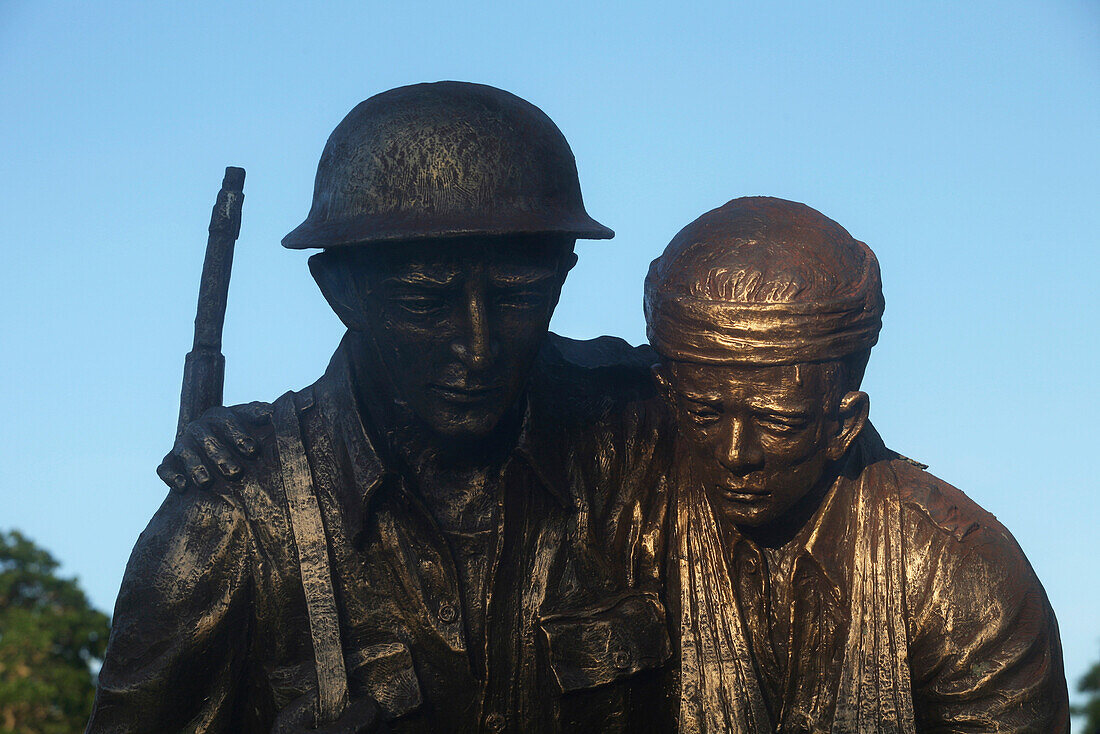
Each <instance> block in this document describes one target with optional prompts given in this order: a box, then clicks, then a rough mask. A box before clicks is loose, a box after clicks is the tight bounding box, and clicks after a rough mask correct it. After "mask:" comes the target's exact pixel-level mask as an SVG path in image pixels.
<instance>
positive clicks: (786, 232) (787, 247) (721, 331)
mask: <svg viewBox="0 0 1100 734" xmlns="http://www.w3.org/2000/svg"><path fill="white" fill-rule="evenodd" d="M884 307H885V301H884V299H883V296H882V283H881V281H880V278H879V267H878V261H877V260H876V259H875V255H874V253H872V252H871V250H870V249H869V248H868V247H867V245H865V244H863V243H862V242H859V241H857V240H855V239H853V238H852V236H851V235H850V234H848V232H847V231H845V229H844V228H843V227H841V226H840V225H839V224H837V223H836V222H834V221H833V220H831V219H829V218H828V217H826V216H824V215H823V214H821V213H820V212H818V211H816V210H814V209H811V208H810V207H808V206H806V205H805V204H798V203H796V202H793V201H785V200H783V199H774V198H770V197H745V198H742V199H734V200H733V201H731V202H729V203H727V204H725V205H724V206H721V207H719V208H717V209H714V210H712V211H710V212H707V213H706V214H704V215H703V216H701V217H699V218H698V219H696V220H695V221H694V222H692V223H691V224H689V225H688V226H686V227H684V228H683V229H682V230H680V232H679V233H678V234H677V235H676V237H674V238H673V240H672V242H670V243H669V245H668V247H667V248H665V251H664V253H663V254H662V255H661V256H660V257H659V258H657V259H656V260H654V261H653V263H652V264H651V265H650V268H649V275H648V276H647V277H646V282H645V317H646V325H647V333H648V336H649V342H650V344H651V345H652V346H653V348H654V349H656V350H657V352H658V353H659V354H660V355H661V356H662V357H663V358H665V359H669V360H673V361H684V362H698V363H704V364H727V363H728V364H735V363H740V364H758V365H782V364H796V363H801V362H826V361H834V360H841V359H844V358H845V357H848V356H850V355H853V354H857V353H861V352H866V351H867V350H869V349H870V348H871V347H872V346H874V344H875V342H876V341H878V332H879V329H880V328H881V326H882V312H883V309H884Z"/></svg>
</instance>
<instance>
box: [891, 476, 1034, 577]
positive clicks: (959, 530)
mask: <svg viewBox="0 0 1100 734" xmlns="http://www.w3.org/2000/svg"><path fill="white" fill-rule="evenodd" d="M891 468H892V469H893V471H894V473H895V475H896V476H897V478H898V490H899V495H900V499H901V506H902V519H903V523H904V528H903V530H904V532H905V535H906V542H907V545H908V546H909V548H910V554H909V555H913V556H917V557H924V558H925V560H927V559H928V558H931V557H938V558H939V559H940V561H941V562H949V561H950V559H955V561H956V562H960V563H961V562H964V561H965V562H966V563H967V564H970V565H975V564H977V565H981V566H983V567H986V568H990V569H998V570H1000V571H1001V572H1008V571H1009V570H1010V569H1012V570H1017V569H1020V568H1021V566H1023V567H1026V568H1027V570H1028V572H1030V565H1029V564H1028V563H1027V559H1026V557H1025V556H1024V553H1023V551H1022V550H1021V549H1020V546H1019V544H1018V543H1017V542H1016V539H1015V538H1014V537H1013V536H1012V533H1010V532H1009V531H1008V529H1007V528H1005V526H1004V525H1002V524H1001V522H1000V521H999V520H997V518H996V517H995V516H994V515H993V513H991V512H989V511H987V510H986V509H985V508H983V507H982V506H981V505H979V504H978V503H977V502H975V501H974V500H972V499H971V498H970V497H968V496H967V495H966V493H965V492H963V491H962V490H960V489H959V488H957V487H955V486H953V485H951V484H949V483H948V482H945V481H944V480H942V479H940V478H939V477H937V476H935V475H933V474H932V473H930V472H929V471H927V468H926V467H924V465H922V464H918V463H917V462H914V461H911V460H909V459H906V458H904V457H902V458H899V459H895V460H893V461H891ZM948 565H952V564H951V563H948Z"/></svg>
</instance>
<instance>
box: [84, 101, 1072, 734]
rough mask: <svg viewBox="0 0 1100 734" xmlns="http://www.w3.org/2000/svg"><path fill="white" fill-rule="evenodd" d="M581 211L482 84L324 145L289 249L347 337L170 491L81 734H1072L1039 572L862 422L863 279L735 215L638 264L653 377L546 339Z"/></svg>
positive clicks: (788, 215)
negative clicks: (642, 266)
mask: <svg viewBox="0 0 1100 734" xmlns="http://www.w3.org/2000/svg"><path fill="white" fill-rule="evenodd" d="M576 178H577V177H576V168H575V164H574V163H573V158H572V154H571V153H570V152H569V148H568V145H567V144H566V143H565V140H564V138H562V137H561V134H560V132H558V130H557V128H556V127H554V125H553V123H552V122H550V121H549V119H548V118H546V116H545V115H543V114H542V112H541V111H539V110H538V109H537V108H535V107H533V106H531V105H529V104H528V103H526V102H524V101H523V100H519V99H518V98H516V97H514V96H512V95H509V94H507V93H505V92H502V91H500V90H496V89H492V88H491V87H484V86H481V85H471V84H460V83H455V82H446V83H440V84H433V85H417V86H414V87H407V88H402V89H399V90H392V91H391V92H387V93H385V94H382V95H379V96H377V97H375V98H372V99H371V100H368V101H367V102H364V103H363V104H362V105H360V106H358V107H357V108H356V109H355V110H354V111H353V112H352V113H351V114H350V115H349V116H348V118H347V119H346V120H345V121H344V122H343V123H341V125H340V127H338V128H337V130H336V132H334V133H333V136H332V137H331V138H330V140H329V145H328V146H327V147H326V150H325V154H324V156H323V157H322V159H321V163H320V165H319V169H318V176H317V186H316V190H315V194H314V204H313V208H312V210H311V211H310V214H309V217H308V218H307V219H306V221H305V222H304V223H303V224H302V225H301V226H300V227H299V228H298V229H296V230H295V231H294V232H292V233H291V234H290V235H288V237H287V238H286V239H285V240H284V244H285V245H286V246H288V247H320V248H323V249H324V252H323V253H321V254H318V255H315V256H313V257H312V258H311V259H310V270H311V272H312V274H313V277H314V279H315V280H316V281H317V283H318V285H319V286H320V288H321V290H322V292H323V293H324V295H325V297H326V299H327V300H328V302H329V304H330V305H331V307H332V308H333V310H334V311H335V312H336V313H337V315H338V316H339V317H340V319H341V320H342V321H343V323H344V324H345V325H346V327H347V334H346V336H345V337H344V339H343V341H342V343H341V344H340V347H339V348H338V349H337V351H336V354H335V355H334V356H333V358H332V361H331V363H330V365H329V368H328V370H327V371H326V373H325V375H324V376H322V377H321V378H320V379H319V380H318V381H317V382H316V383H314V384H313V385H311V386H309V387H308V388H306V389H304V390H301V391H297V392H290V393H287V394H286V395H284V396H282V397H280V398H279V399H277V400H275V401H274V402H273V403H251V404H248V405H244V406H236V407H233V408H216V409H214V410H212V411H209V412H208V413H207V414H206V415H205V416H204V417H203V419H201V420H199V421H196V422H194V423H191V424H190V425H189V426H188V428H187V429H186V431H184V433H183V435H182V436H181V437H180V438H179V440H178V441H177V443H176V446H175V448H174V450H173V452H172V453H171V454H170V455H169V456H168V457H166V459H165V462H164V464H162V466H161V467H160V468H159V469H158V472H159V473H160V475H161V476H162V478H164V479H165V481H166V482H168V483H169V485H170V486H171V487H172V489H173V491H172V492H170V493H169V495H168V497H167V498H166V500H165V502H164V504H163V505H162V506H161V508H160V509H159V510H158V512H157V514H156V515H155V516H154V518H153V520H152V521H151V522H150V524H149V527H148V528H147V529H146V531H145V532H144V533H143V534H142V536H141V538H140V539H139V540H138V543H137V545H136V547H135V549H134V553H133V555H132V557H131V560H130V563H129V565H128V567H127V571H126V576H125V579H124V581H123V587H122V590H121V592H120V595H119V600H118V603H117V606H116V609H115V618H114V626H113V629H112V636H111V641H110V645H109V649H108V652H107V656H106V660H105V662H104V665H103V669H102V671H101V673H100V687H99V692H98V695H97V701H96V706H95V710H94V712H93V715H92V719H91V721H90V723H89V731H90V732H114V731H158V732H160V731H164V732H170V731H203V732H269V731H271V732H303V731H328V732H337V731H339V732H375V731H397V732H439V731H443V732H446V731H486V732H501V731H522V732H541V731H546V732H572V731H594V732H595V731H599V732H602V731H629V732H634V731H643V732H644V731H657V732H661V731H669V732H671V731H677V730H679V731H683V732H704V731H705V732H726V731H730V732H765V731H767V732H774V731H781V732H824V731H834V732H877V731H899V732H913V731H1020V732H1023V731H1044V732H1046V731H1052V732H1060V731H1064V730H1065V728H1066V726H1067V718H1066V717H1067V714H1066V688H1065V681H1064V677H1063V674H1062V666H1061V652H1060V648H1059V642H1058V637H1057V629H1056V626H1055V623H1054V617H1053V614H1052V612H1051V610H1050V607H1049V605H1048V603H1047V601H1046V597H1045V595H1044V593H1043V591H1042V588H1041V586H1040V585H1039V582H1038V580H1037V579H1035V576H1034V574H1033V572H1032V571H1031V568H1030V566H1029V565H1028V564H1027V561H1026V559H1025V558H1024V556H1023V554H1022V553H1021V552H1020V550H1019V548H1018V547H1017V546H1016V544H1015V542H1014V541H1013V540H1012V539H1011V536H1010V535H1008V533H1007V531H1005V530H1004V528H1002V527H1001V526H1000V525H999V524H997V522H996V520H995V519H994V518H993V517H992V516H991V515H989V514H988V513H985V512H984V511H982V510H981V509H980V508H978V507H977V506H976V505H974V504H973V503H972V502H971V501H970V500H968V499H967V498H966V497H965V496H964V495H963V494H962V493H961V492H959V491H958V490H956V489H954V488H953V487H950V486H948V485H946V484H944V483H943V482H941V481H939V480H937V479H936V478H934V477H932V476H931V475H929V474H927V473H925V472H923V471H922V470H921V468H920V467H919V466H917V465H915V464H914V463H913V462H910V461H908V460H906V459H903V458H902V457H900V456H899V455H897V454H895V453H893V452H891V451H889V450H887V449H886V448H885V447H884V446H883V445H882V442H881V440H880V439H879V438H878V435H877V433H876V432H875V431H874V429H873V427H871V425H870V423H869V422H868V421H867V416H868V410H869V407H868V406H869V399H868V397H867V396H866V395H865V394H864V393H862V392H860V391H859V381H860V379H861V378H862V374H863V369H864V367H865V365H866V361H867V356H868V355H869V351H870V348H871V346H872V345H873V344H874V343H875V340H876V339H877V335H878V330H879V327H880V324H881V315H882V309H883V300H882V294H881V287H880V284H879V273H878V265H877V262H876V260H875V258H874V255H873V254H872V253H871V251H870V250H869V249H867V248H866V246H864V245H862V244H860V243H858V242H856V241H854V240H852V239H851V237H850V236H849V235H848V234H847V232H845V231H844V230H843V229H842V228H841V227H839V225H837V224H836V223H834V222H832V221H830V220H828V219H826V218H825V217H823V216H822V215H820V214H818V213H817V212H815V211H813V210H812V209H809V208H808V207H805V206H802V205H799V204H793V203H791V202H784V201H781V200H777V199H762V198H754V199H741V200H736V201H734V202H731V203H730V204H727V205H726V206H725V207H722V208H721V209H718V210H715V211H714V212H710V213H708V214H706V215H704V216H703V217H701V218H700V219H699V220H697V221H696V222H695V223H693V224H692V225H689V226H688V227H687V228H685V229H684V230H683V231H682V232H681V233H680V235H678V236H677V238H676V239H675V240H673V242H672V243H671V244H670V245H669V248H668V249H667V250H666V252H665V254H664V255H663V256H662V257H661V258H659V259H658V260H657V261H655V262H654V264H653V267H652V268H651V271H650V275H649V278H648V279H647V282H646V301H645V305H646V318H647V324H648V327H649V335H650V340H651V342H652V344H653V346H654V347H655V348H656V352H654V351H653V350H651V349H649V348H648V347H640V348H631V347H629V346H628V345H627V344H626V343H625V342H623V341H621V340H619V339H614V338H612V337H602V338H600V339H597V340H592V341H589V342H577V341H573V340H569V339H563V338H561V337H557V336H555V335H553V334H548V332H547V328H548V324H549V320H550V316H551V315H552V313H553V310H554V307H555V306H556V304H557V300H558V297H559V294H560V291H561V287H562V283H563V282H564V279H565V277H566V274H567V273H568V271H569V269H570V268H571V267H572V266H573V264H574V263H575V261H576V256H575V255H574V253H573V249H574V242H575V239H576V238H577V237H590V238H603V237H609V236H611V232H610V230H607V229H606V228H604V227H602V225H599V224H597V223H596V222H594V220H592V219H591V218H590V217H588V215H587V213H586V212H585V211H584V207H583V204H582V202H581V198H580V189H579V184H578V183H577V180H576ZM654 378H656V379H654Z"/></svg>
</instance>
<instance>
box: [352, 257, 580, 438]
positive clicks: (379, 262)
mask: <svg viewBox="0 0 1100 734" xmlns="http://www.w3.org/2000/svg"><path fill="white" fill-rule="evenodd" d="M574 259H575V256H574V255H573V251H572V241H568V242H564V241H562V240H560V239H555V240H547V238H537V237H536V238H532V237H527V238H508V239H501V238H495V239H491V240H487V241H484V242H476V243H475V242H465V243H462V244H456V243H454V242H450V243H447V242H437V243H423V244H417V245H401V246H395V247H394V248H392V249H391V252H389V253H386V254H385V255H384V256H383V257H380V258H378V257H372V264H371V267H370V269H369V272H367V273H366V278H367V281H368V282H367V290H366V292H365V293H364V295H363V298H362V299H361V302H362V306H363V320H364V325H365V328H366V330H368V331H369V333H370V334H371V335H372V338H373V340H374V342H375V344H376V345H377V347H378V351H379V355H380V357H381V359H382V362H383V363H384V365H385V367H386V371H387V373H388V374H389V377H390V379H391V381H392V383H393V386H394V389H395V392H396V395H397V397H398V399H400V400H402V401H404V402H406V403H407V404H408V406H409V407H410V408H411V409H412V410H413V412H414V413H415V414H416V415H417V416H418V417H419V418H420V419H421V420H422V421H423V422H424V423H425V424H427V426H428V427H429V428H430V429H431V430H432V431H433V432H435V433H436V434H438V435H440V436H444V437H449V438H453V439H477V438H480V437H483V436H486V435H488V434H489V433H491V432H492V430H493V429H494V428H495V427H496V426H497V424H498V423H499V421H500V420H501V418H502V417H503V416H504V414H505V413H506V412H507V411H508V409H509V408H510V407H512V406H513V405H515V403H516V401H517V399H518V398H519V396H520V394H521V393H522V392H523V389H524V386H525V384H526V382H527V378H528V376H529V373H530V370H531V366H532V363H533V362H534V359H535V356H536V354H537V353H538V350H539V348H540V346H541V345H542V343H543V340H544V339H545V337H546V333H547V329H548V327H549V324H550V317H551V316H552V315H553V313H554V307H555V306H556V305H557V302H558V296H559V295H560V293H561V286H562V283H563V281H564V278H565V274H566V272H568V270H569V268H570V267H571V266H572V264H573V262H574Z"/></svg>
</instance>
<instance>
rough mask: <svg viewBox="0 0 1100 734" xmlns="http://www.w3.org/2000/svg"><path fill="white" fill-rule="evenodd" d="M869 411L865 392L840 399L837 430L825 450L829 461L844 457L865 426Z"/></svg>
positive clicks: (868, 402) (850, 394) (869, 406)
mask: <svg viewBox="0 0 1100 734" xmlns="http://www.w3.org/2000/svg"><path fill="white" fill-rule="evenodd" d="M870 410H871V399H870V398H869V397H867V393H865V392H850V393H848V394H847V395H845V396H844V397H843V398H841V399H840V407H839V408H838V409H837V421H838V425H839V428H838V430H837V433H836V435H835V436H833V438H832V439H831V440H830V441H829V445H828V447H826V449H825V452H826V454H827V455H828V457H829V458H830V459H831V460H833V461H836V460H837V459H839V458H840V457H841V456H844V453H845V452H846V451H847V450H848V447H849V446H851V445H852V441H855V440H856V436H858V435H859V433H860V431H862V430H863V426H865V425H867V415H868V413H869V412H870Z"/></svg>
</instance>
